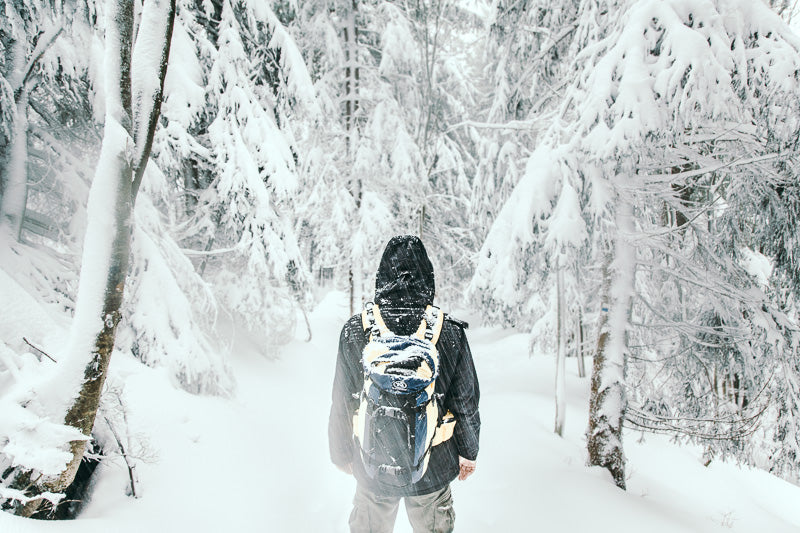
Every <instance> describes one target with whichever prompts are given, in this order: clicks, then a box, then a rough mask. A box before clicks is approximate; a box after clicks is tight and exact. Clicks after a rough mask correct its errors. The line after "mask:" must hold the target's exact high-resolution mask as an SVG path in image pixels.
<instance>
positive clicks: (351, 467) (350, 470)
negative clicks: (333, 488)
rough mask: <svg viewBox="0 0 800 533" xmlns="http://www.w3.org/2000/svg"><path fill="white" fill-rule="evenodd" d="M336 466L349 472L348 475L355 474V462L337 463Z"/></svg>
mask: <svg viewBox="0 0 800 533" xmlns="http://www.w3.org/2000/svg"><path fill="white" fill-rule="evenodd" d="M336 468H338V469H339V470H341V471H342V472H344V473H345V474H347V475H348V476H352V475H353V464H352V463H347V464H346V465H336Z"/></svg>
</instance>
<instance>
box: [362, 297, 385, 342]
mask: <svg viewBox="0 0 800 533" xmlns="http://www.w3.org/2000/svg"><path fill="white" fill-rule="evenodd" d="M361 326H362V327H363V328H364V331H367V330H369V335H370V336H369V338H370V340H372V339H375V338H378V337H386V336H388V335H390V334H391V332H390V331H389V328H388V327H386V323H385V322H384V321H383V317H382V316H381V311H380V309H378V304H374V303H372V302H367V303H366V304H365V305H364V310H363V311H361Z"/></svg>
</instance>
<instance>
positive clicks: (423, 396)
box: [353, 302, 455, 487]
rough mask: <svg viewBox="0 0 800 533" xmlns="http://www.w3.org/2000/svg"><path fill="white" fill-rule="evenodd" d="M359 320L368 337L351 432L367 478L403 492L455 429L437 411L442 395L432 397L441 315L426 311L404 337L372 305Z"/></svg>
mask: <svg viewBox="0 0 800 533" xmlns="http://www.w3.org/2000/svg"><path fill="white" fill-rule="evenodd" d="M361 320H362V324H363V326H364V330H365V331H366V330H368V331H369V334H370V338H369V342H368V343H367V345H366V346H365V347H364V350H363V352H362V356H361V364H362V368H363V370H364V386H363V388H362V390H361V393H360V395H359V399H360V404H359V407H358V410H357V411H356V414H355V415H354V417H353V433H354V436H355V438H356V441H357V444H358V446H359V449H360V451H361V459H362V463H363V464H364V469H365V470H366V472H367V475H369V477H371V478H373V479H376V480H378V481H379V482H381V483H385V484H388V485H392V486H396V487H404V486H407V485H409V484H412V483H416V482H417V481H419V480H420V479H421V478H422V476H423V475H425V472H426V470H427V468H428V460H429V458H430V451H431V448H432V447H433V446H436V445H438V444H440V443H442V442H444V441H446V440H448V439H449V438H450V437H451V436H452V434H453V428H454V426H455V417H454V416H453V414H452V413H450V412H449V411H448V412H447V413H446V414H443V412H442V410H443V406H442V405H441V404H442V395H440V394H434V389H435V387H436V378H437V377H438V375H439V354H438V351H437V350H436V341H437V340H438V338H439V333H440V332H441V330H442V324H443V323H444V314H443V313H442V312H441V310H440V309H438V308H436V307H433V306H428V307H427V309H426V310H425V314H424V317H423V319H422V323H421V324H420V326H419V328H418V329H417V331H416V332H415V333H414V334H412V335H408V336H406V335H396V334H394V333H393V332H391V331H390V330H389V328H388V327H386V324H385V323H384V321H383V319H382V318H381V314H380V310H379V309H378V306H377V305H375V304H373V303H371V302H369V303H367V304H366V306H365V308H364V311H363V312H362V314H361Z"/></svg>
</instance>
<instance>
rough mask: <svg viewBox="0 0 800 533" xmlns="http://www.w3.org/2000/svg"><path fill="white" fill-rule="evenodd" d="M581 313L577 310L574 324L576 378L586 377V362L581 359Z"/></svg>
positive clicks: (579, 309)
mask: <svg viewBox="0 0 800 533" xmlns="http://www.w3.org/2000/svg"><path fill="white" fill-rule="evenodd" d="M583 342H584V341H583V313H582V312H581V308H580V307H579V308H578V319H577V321H576V324H575V357H577V358H578V377H579V378H585V377H586V362H585V361H584V358H583Z"/></svg>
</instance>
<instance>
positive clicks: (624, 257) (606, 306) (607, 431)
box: [587, 201, 634, 490]
mask: <svg viewBox="0 0 800 533" xmlns="http://www.w3.org/2000/svg"><path fill="white" fill-rule="evenodd" d="M618 208H619V211H618V213H617V215H616V217H615V218H616V223H617V235H616V242H615V243H614V250H613V256H612V255H609V256H608V257H607V260H606V264H605V265H604V267H603V289H602V290H603V299H602V301H603V304H602V305H603V308H602V309H601V314H600V325H599V334H598V339H597V352H596V353H595V357H594V366H593V368H592V379H591V396H590V399H589V428H588V430H587V449H588V451H589V464H590V465H591V466H602V467H603V468H605V469H606V470H608V471H609V472H610V473H611V476H612V477H613V479H614V483H616V485H617V486H618V487H619V488H621V489H623V490H624V489H625V454H624V452H623V448H622V422H623V420H624V419H625V409H626V406H627V398H626V394H625V367H626V359H627V350H628V348H627V331H626V330H627V327H628V322H629V313H630V302H631V295H632V293H633V275H634V262H633V253H632V249H631V246H630V245H629V244H628V242H627V240H626V239H628V238H629V236H630V235H631V233H632V227H633V210H632V208H631V206H630V204H628V203H626V202H625V201H620V205H619V206H618ZM610 253H611V252H609V254H610Z"/></svg>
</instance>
